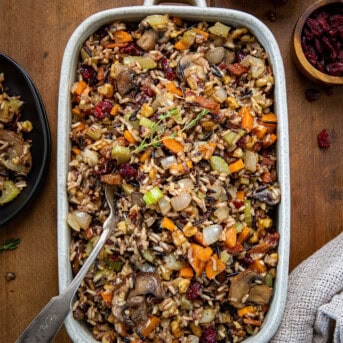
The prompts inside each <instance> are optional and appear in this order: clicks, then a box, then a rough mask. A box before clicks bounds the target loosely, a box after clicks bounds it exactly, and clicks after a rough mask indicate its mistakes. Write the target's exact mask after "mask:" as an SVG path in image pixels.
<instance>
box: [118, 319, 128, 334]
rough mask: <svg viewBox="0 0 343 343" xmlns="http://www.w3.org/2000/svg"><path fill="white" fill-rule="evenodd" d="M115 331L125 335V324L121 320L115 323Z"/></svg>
mask: <svg viewBox="0 0 343 343" xmlns="http://www.w3.org/2000/svg"><path fill="white" fill-rule="evenodd" d="M116 331H117V332H118V333H119V335H120V336H122V337H126V336H127V326H126V324H125V323H123V322H119V323H118V324H117V325H116Z"/></svg>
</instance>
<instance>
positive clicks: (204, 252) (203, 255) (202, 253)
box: [197, 247, 213, 262]
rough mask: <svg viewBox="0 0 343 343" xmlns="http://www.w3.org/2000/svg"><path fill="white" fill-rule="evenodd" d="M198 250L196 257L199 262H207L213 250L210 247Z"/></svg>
mask: <svg viewBox="0 0 343 343" xmlns="http://www.w3.org/2000/svg"><path fill="white" fill-rule="evenodd" d="M200 248H201V249H200V250H199V251H198V255H197V257H198V259H199V260H200V261H203V262H207V261H208V260H209V259H210V258H211V256H212V253H213V250H212V249H211V248H210V247H206V248H203V247H200Z"/></svg>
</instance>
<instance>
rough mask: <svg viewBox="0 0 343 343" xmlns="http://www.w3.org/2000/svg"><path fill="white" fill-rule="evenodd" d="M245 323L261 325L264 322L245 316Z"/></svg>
mask: <svg viewBox="0 0 343 343" xmlns="http://www.w3.org/2000/svg"><path fill="white" fill-rule="evenodd" d="M243 323H245V324H249V325H253V326H261V325H262V323H261V321H260V320H256V319H252V318H249V317H247V318H243Z"/></svg>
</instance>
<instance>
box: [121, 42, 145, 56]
mask: <svg viewBox="0 0 343 343" xmlns="http://www.w3.org/2000/svg"><path fill="white" fill-rule="evenodd" d="M120 52H121V53H122V54H128V55H131V56H139V55H141V50H140V49H139V48H138V46H137V45H136V44H135V43H134V42H129V43H128V44H127V45H126V46H124V47H123V48H121V49H120Z"/></svg>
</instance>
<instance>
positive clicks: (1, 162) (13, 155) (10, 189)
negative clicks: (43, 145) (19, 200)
mask: <svg viewBox="0 0 343 343" xmlns="http://www.w3.org/2000/svg"><path fill="white" fill-rule="evenodd" d="M4 81H5V75H4V73H0V206H3V205H5V204H7V203H9V202H11V201H12V200H14V199H15V198H16V197H17V196H18V195H19V194H20V192H21V191H22V190H23V188H25V187H26V186H27V183H26V177H27V174H28V173H29V172H30V170H31V166H32V156H31V152H30V146H31V142H29V141H28V140H25V139H24V136H23V135H24V133H25V132H29V131H31V130H32V123H31V122H30V121H29V120H26V121H20V118H21V107H22V105H23V101H22V100H21V99H20V96H19V95H13V96H11V95H9V94H8V91H9V90H7V89H6V87H5V86H4V84H3V82H4Z"/></svg>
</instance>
